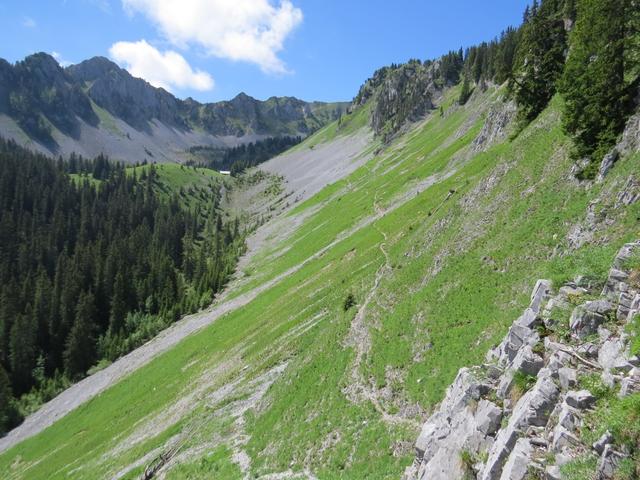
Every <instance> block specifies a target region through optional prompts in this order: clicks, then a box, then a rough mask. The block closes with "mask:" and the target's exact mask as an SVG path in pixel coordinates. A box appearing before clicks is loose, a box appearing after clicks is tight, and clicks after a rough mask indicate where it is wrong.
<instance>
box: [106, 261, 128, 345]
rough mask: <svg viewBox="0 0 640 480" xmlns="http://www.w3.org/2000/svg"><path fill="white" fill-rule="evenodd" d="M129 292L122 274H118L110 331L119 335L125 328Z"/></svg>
mask: <svg viewBox="0 0 640 480" xmlns="http://www.w3.org/2000/svg"><path fill="white" fill-rule="evenodd" d="M126 298H127V292H126V285H125V282H124V276H123V275H122V272H118V273H117V274H116V278H115V281H114V284H113V296H112V297H111V314H110V316H109V330H111V333H112V334H113V335H117V334H118V333H119V332H120V331H121V330H122V327H123V326H124V318H125V316H126V314H127V303H126Z"/></svg>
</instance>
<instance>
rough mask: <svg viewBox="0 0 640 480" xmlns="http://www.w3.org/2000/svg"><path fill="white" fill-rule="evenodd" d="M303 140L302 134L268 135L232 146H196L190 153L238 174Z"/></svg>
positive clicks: (208, 166)
mask: <svg viewBox="0 0 640 480" xmlns="http://www.w3.org/2000/svg"><path fill="white" fill-rule="evenodd" d="M301 141H302V137H300V136H295V137H292V136H283V137H268V138H265V139H263V140H258V141H255V142H250V143H245V144H241V145H238V146H236V147H231V148H221V147H211V146H200V145H199V146H195V147H191V148H190V149H189V153H191V154H193V155H196V156H198V157H200V158H201V161H200V162H199V163H200V164H201V165H203V166H204V167H207V168H212V169H215V170H228V171H230V172H231V174H232V175H237V174H238V173H241V172H243V171H244V170H246V169H247V168H251V167H255V166H256V165H260V164H261V163H264V162H266V161H267V160H270V159H272V158H273V157H275V156H277V155H279V154H280V153H282V152H284V151H286V150H288V149H289V148H291V147H292V146H294V145H297V144H298V143H300V142H301Z"/></svg>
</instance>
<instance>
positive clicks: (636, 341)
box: [626, 315, 640, 355]
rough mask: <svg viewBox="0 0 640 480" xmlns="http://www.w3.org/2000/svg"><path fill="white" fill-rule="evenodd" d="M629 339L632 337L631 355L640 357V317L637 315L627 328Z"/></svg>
mask: <svg viewBox="0 0 640 480" xmlns="http://www.w3.org/2000/svg"><path fill="white" fill-rule="evenodd" d="M626 330H627V333H628V334H629V337H631V342H630V344H631V345H630V351H631V355H640V315H636V316H635V317H634V318H633V320H632V321H631V322H630V323H629V324H628V325H627V327H626Z"/></svg>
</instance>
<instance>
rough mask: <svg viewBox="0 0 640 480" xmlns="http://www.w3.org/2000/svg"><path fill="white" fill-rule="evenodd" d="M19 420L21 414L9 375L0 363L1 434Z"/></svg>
mask: <svg viewBox="0 0 640 480" xmlns="http://www.w3.org/2000/svg"><path fill="white" fill-rule="evenodd" d="M19 420H20V419H19V414H18V411H17V409H16V408H15V405H14V401H13V396H12V394H11V383H10V382H9V377H8V375H7V372H6V371H5V369H4V368H3V367H2V365H0V436H1V435H3V434H4V433H6V432H7V431H9V429H11V428H13V427H14V426H15V425H16V424H17V423H18V421H19Z"/></svg>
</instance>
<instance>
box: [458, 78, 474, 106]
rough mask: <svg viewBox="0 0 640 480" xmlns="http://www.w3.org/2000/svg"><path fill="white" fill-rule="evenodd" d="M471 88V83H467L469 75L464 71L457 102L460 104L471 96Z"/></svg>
mask: <svg viewBox="0 0 640 480" xmlns="http://www.w3.org/2000/svg"><path fill="white" fill-rule="evenodd" d="M471 93H472V90H471V85H470V84H469V76H468V75H467V74H466V73H465V74H464V79H463V80H462V89H461V90H460V98H458V103H459V104H460V105H464V104H465V103H467V101H468V100H469V97H470V96H471Z"/></svg>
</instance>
